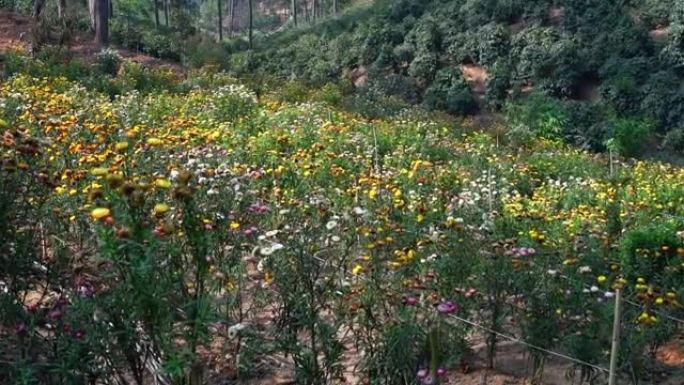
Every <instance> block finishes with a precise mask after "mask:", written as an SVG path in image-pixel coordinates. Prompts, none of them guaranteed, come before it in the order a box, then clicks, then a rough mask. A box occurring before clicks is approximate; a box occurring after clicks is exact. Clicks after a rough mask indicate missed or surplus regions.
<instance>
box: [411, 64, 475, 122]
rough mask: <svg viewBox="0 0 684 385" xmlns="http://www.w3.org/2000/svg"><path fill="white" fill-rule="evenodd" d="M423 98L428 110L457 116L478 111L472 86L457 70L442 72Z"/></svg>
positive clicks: (444, 70)
mask: <svg viewBox="0 0 684 385" xmlns="http://www.w3.org/2000/svg"><path fill="white" fill-rule="evenodd" d="M423 98H424V100H423V102H424V103H425V105H426V106H427V107H428V108H431V109H437V110H444V111H447V112H451V113H455V114H460V115H468V114H472V113H474V112H476V111H477V109H478V105H477V101H476V100H475V98H474V97H473V93H472V91H471V90H470V86H469V85H468V83H466V81H465V80H464V79H463V76H462V75H461V73H460V72H459V71H457V70H452V69H443V70H440V71H439V72H438V73H437V76H436V77H435V80H434V81H433V82H432V84H431V85H430V87H428V88H427V89H426V90H425V95H424V97H423Z"/></svg>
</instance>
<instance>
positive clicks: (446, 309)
mask: <svg viewBox="0 0 684 385" xmlns="http://www.w3.org/2000/svg"><path fill="white" fill-rule="evenodd" d="M437 311H438V312H440V313H442V314H453V313H456V311H458V305H456V304H455V303H453V302H451V301H446V302H442V303H440V304H439V305H437Z"/></svg>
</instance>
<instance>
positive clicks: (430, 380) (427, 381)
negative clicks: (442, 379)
mask: <svg viewBox="0 0 684 385" xmlns="http://www.w3.org/2000/svg"><path fill="white" fill-rule="evenodd" d="M435 383H436V381H435V377H433V376H432V375H429V376H427V377H425V378H423V381H421V384H423V385H433V384H435Z"/></svg>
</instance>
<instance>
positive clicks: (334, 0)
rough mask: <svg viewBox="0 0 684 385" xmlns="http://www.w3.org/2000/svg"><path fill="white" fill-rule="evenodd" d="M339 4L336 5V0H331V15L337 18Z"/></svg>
mask: <svg viewBox="0 0 684 385" xmlns="http://www.w3.org/2000/svg"><path fill="white" fill-rule="evenodd" d="M339 6H340V5H339V4H338V3H337V0H333V15H335V16H337V12H338V11H339Z"/></svg>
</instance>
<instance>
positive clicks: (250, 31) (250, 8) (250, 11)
mask: <svg viewBox="0 0 684 385" xmlns="http://www.w3.org/2000/svg"><path fill="white" fill-rule="evenodd" d="M253 27H254V10H253V9H252V0H249V49H252V47H253V43H254V42H253V36H252V35H253V33H254V31H253Z"/></svg>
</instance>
